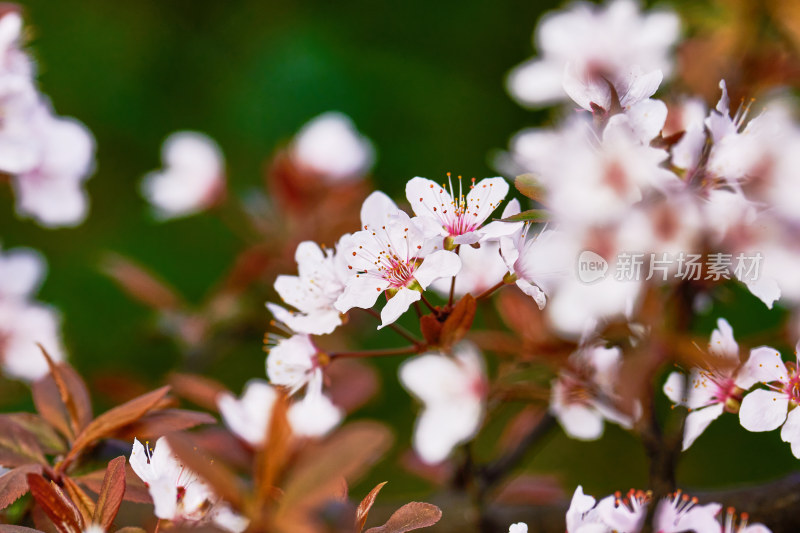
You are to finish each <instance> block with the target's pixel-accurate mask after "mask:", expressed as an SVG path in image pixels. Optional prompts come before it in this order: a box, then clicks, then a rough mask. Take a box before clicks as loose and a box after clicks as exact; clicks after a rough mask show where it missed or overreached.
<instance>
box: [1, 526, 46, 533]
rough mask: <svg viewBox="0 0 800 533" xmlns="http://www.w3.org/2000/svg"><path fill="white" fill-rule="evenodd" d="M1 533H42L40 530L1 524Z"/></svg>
mask: <svg viewBox="0 0 800 533" xmlns="http://www.w3.org/2000/svg"><path fill="white" fill-rule="evenodd" d="M0 533H42V532H41V531H39V530H38V529H31V528H29V527H23V526H11V525H7V524H0Z"/></svg>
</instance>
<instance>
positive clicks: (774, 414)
mask: <svg viewBox="0 0 800 533" xmlns="http://www.w3.org/2000/svg"><path fill="white" fill-rule="evenodd" d="M788 408H789V399H788V398H787V397H786V395H785V394H782V393H780V392H775V391H768V390H764V389H756V390H754V391H753V392H751V393H750V394H748V395H747V396H745V397H744V399H743V400H742V406H741V408H739V423H741V424H742V427H743V428H744V429H746V430H747V431H772V430H773V429H776V428H778V427H780V425H781V424H783V422H784V421H785V420H786V412H787V410H788Z"/></svg>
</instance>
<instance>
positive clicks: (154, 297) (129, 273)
mask: <svg viewBox="0 0 800 533" xmlns="http://www.w3.org/2000/svg"><path fill="white" fill-rule="evenodd" d="M101 270H102V271H103V272H104V273H105V274H106V275H108V276H109V277H110V278H111V279H113V280H114V281H116V282H117V284H118V285H119V286H120V287H121V288H122V289H123V290H124V291H125V292H127V293H128V295H129V296H130V297H131V298H134V299H135V300H138V301H139V302H141V303H143V304H145V305H147V306H149V307H153V308H155V309H161V310H169V309H176V308H178V307H179V306H180V304H181V298H180V296H179V295H178V293H177V292H176V291H175V290H174V289H173V288H172V287H170V286H169V285H168V284H167V283H165V282H163V281H161V280H159V279H158V278H157V277H156V276H155V275H154V274H152V273H151V272H148V271H147V270H146V269H145V268H144V267H141V266H139V265H137V264H136V263H134V262H133V261H131V260H130V259H127V258H125V257H122V256H121V255H116V254H108V255H107V256H106V257H105V258H104V260H103V262H102V264H101Z"/></svg>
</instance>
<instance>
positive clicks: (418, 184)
mask: <svg viewBox="0 0 800 533" xmlns="http://www.w3.org/2000/svg"><path fill="white" fill-rule="evenodd" d="M449 177H450V175H449V174H448V178H449ZM458 185H459V191H458V197H456V195H455V192H454V191H453V183H452V181H451V182H450V191H449V192H448V191H447V190H445V188H444V186H440V185H437V184H436V182H434V181H432V180H429V179H426V178H419V177H417V178H413V179H411V180H410V181H409V182H408V183H407V184H406V198H407V199H408V203H409V204H411V209H413V210H414V214H415V215H417V216H419V217H426V218H430V219H432V220H434V221H435V222H437V223H438V224H439V225H440V226H441V229H440V234H441V236H442V237H444V238H445V248H446V249H452V248H454V247H455V246H457V245H459V244H474V243H476V242H478V241H479V240H480V239H481V232H480V227H481V225H482V224H483V223H484V222H485V221H486V219H487V218H489V215H491V214H492V212H493V211H494V210H495V209H497V206H499V205H500V202H502V201H503V199H504V198H505V197H506V194H508V183H507V182H506V180H505V179H503V178H486V179H482V180H481V181H479V182H478V183H475V179H474V178H473V179H472V183H471V185H470V187H469V189H470V190H469V192H468V193H467V196H466V198H465V197H464V194H463V191H462V190H461V178H460V177H459V180H458Z"/></svg>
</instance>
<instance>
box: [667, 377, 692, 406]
mask: <svg viewBox="0 0 800 533" xmlns="http://www.w3.org/2000/svg"><path fill="white" fill-rule="evenodd" d="M685 387H686V376H684V375H683V374H682V373H680V372H672V373H670V375H669V377H668V378H667V381H666V382H665V383H664V388H663V390H664V394H666V396H667V398H669V399H670V401H672V403H674V404H675V405H684V404H685V403H686V394H685V391H684V388H685Z"/></svg>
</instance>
